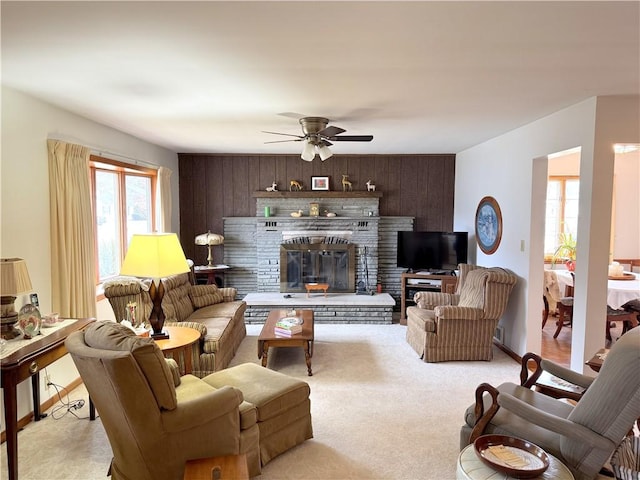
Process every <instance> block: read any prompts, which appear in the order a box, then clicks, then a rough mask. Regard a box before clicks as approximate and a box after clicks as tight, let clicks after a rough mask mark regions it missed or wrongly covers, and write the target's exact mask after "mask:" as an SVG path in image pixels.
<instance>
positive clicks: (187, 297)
mask: <svg viewBox="0 0 640 480" xmlns="http://www.w3.org/2000/svg"><path fill="white" fill-rule="evenodd" d="M162 283H163V284H164V290H165V292H164V297H163V299H162V310H163V311H164V314H165V316H166V321H165V325H166V326H172V325H173V326H183V327H191V328H195V329H196V330H198V331H199V332H200V335H201V338H200V342H199V343H198V345H197V347H195V348H194V349H193V353H192V364H193V372H192V373H193V374H194V375H196V376H197V377H200V378H202V377H205V376H206V375H208V374H210V373H213V372H216V371H219V370H222V369H223V368H226V367H227V366H228V365H229V362H230V361H231V359H232V358H233V356H234V355H235V354H236V352H237V350H238V346H239V345H240V343H241V342H242V339H243V338H244V337H245V336H246V334H247V331H246V328H245V323H244V312H245V310H246V308H247V305H246V303H245V302H244V301H241V300H236V299H235V297H236V294H237V290H236V289H235V288H231V287H227V288H218V287H217V286H215V285H193V284H192V283H191V281H190V279H189V274H187V273H184V274H180V275H173V276H171V277H167V278H164V279H163V280H162ZM148 289H149V282H148V281H145V280H139V279H137V278H132V277H118V278H117V279H114V280H111V281H109V282H105V284H104V293H105V296H106V297H107V298H108V299H109V302H110V303H111V306H112V308H113V311H114V313H115V316H116V320H118V321H120V320H122V319H126V318H127V314H126V312H127V310H126V308H127V303H129V302H136V303H137V305H138V308H137V311H138V316H141V317H140V318H143V319H148V318H149V313H150V311H151V299H150V297H149V293H148Z"/></svg>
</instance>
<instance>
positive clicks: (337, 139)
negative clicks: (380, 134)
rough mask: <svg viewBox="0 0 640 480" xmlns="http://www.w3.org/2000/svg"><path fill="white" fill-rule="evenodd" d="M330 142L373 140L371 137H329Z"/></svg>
mask: <svg viewBox="0 0 640 480" xmlns="http://www.w3.org/2000/svg"><path fill="white" fill-rule="evenodd" d="M329 140H331V141H332V142H370V141H371V140H373V135H338V136H336V137H329Z"/></svg>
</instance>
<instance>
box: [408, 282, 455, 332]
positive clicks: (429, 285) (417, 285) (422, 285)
mask: <svg viewBox="0 0 640 480" xmlns="http://www.w3.org/2000/svg"><path fill="white" fill-rule="evenodd" d="M457 280H458V277H456V276H453V275H425V274H420V273H403V274H402V275H401V277H400V281H401V285H400V291H401V296H400V325H406V324H407V299H408V300H409V301H412V300H413V297H409V290H426V291H431V292H448V293H453V292H454V290H455V285H456V282H457Z"/></svg>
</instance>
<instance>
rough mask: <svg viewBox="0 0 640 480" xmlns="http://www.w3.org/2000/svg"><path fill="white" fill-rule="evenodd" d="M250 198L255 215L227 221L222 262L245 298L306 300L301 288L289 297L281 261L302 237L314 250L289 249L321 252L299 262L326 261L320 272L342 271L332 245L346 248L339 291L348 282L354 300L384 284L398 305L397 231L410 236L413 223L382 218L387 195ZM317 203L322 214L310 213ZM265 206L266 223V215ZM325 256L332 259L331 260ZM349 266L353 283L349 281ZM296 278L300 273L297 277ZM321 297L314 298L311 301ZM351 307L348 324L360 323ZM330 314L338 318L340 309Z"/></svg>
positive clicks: (313, 276) (268, 194) (340, 257)
mask: <svg viewBox="0 0 640 480" xmlns="http://www.w3.org/2000/svg"><path fill="white" fill-rule="evenodd" d="M253 196H254V198H255V199H256V211H255V215H254V216H251V217H225V218H224V237H225V242H224V263H226V264H228V265H231V267H232V268H231V269H230V270H229V271H228V272H227V273H226V274H225V277H226V281H227V282H228V283H229V284H231V285H233V286H234V287H236V288H237V289H238V295H239V296H240V297H242V296H244V295H247V294H256V295H262V294H267V295H268V294H275V293H277V294H278V295H277V296H275V297H274V298H276V299H279V301H280V302H282V301H285V300H287V298H288V297H286V296H287V295H291V296H292V297H293V298H295V299H300V298H306V294H305V295H301V294H300V293H297V290H294V291H296V293H287V290H289V288H290V287H288V286H286V287H283V288H282V290H281V267H283V266H285V265H286V263H285V262H283V261H282V259H281V253H282V250H283V249H282V248H281V247H282V246H283V245H298V244H296V243H292V242H291V240H292V239H293V238H297V237H301V236H303V237H310V238H309V245H313V246H312V247H311V248H309V245H305V246H304V247H306V248H304V247H298V246H290V247H285V248H284V250H289V251H292V252H293V251H295V250H296V249H301V250H298V251H304V250H306V251H307V252H308V251H309V250H318V252H319V253H318V254H317V256H316V257H314V260H311V258H312V257H311V256H309V258H308V259H304V258H303V259H301V260H299V262H313V261H318V262H324V264H323V266H322V267H323V269H328V268H329V266H331V268H333V265H336V266H339V267H340V268H342V265H343V263H342V262H343V260H345V255H344V254H337V253H335V251H334V247H339V248H340V249H343V248H344V247H345V246H347V245H349V246H347V250H348V253H347V255H346V257H349V267H348V269H347V271H349V277H348V279H347V280H346V281H345V280H342V279H341V277H338V280H336V281H335V284H339V285H340V287H339V288H340V289H342V284H344V283H345V282H346V285H347V286H346V288H345V289H346V290H347V291H346V292H345V293H352V294H353V293H355V292H356V290H360V289H365V288H366V289H367V290H369V291H371V290H373V291H375V290H376V286H377V285H378V284H380V283H381V284H382V290H383V292H386V293H389V294H390V295H391V296H392V297H393V298H394V299H396V301H399V299H400V275H401V274H402V273H403V269H401V268H398V267H397V266H396V246H397V232H398V231H400V230H412V229H413V218H412V217H379V216H378V202H379V200H380V198H381V197H382V194H381V193H380V192H315V191H302V192H288V191H287V192H255V193H254V195H253ZM314 202H315V203H319V207H320V208H319V212H320V214H319V215H318V216H313V215H309V213H310V204H311V203H314ZM267 206H268V207H269V211H270V216H269V217H265V216H264V213H265V207H267ZM299 210H302V211H303V213H302V216H301V217H298V216H297V215H294V216H292V215H291V213H292V212H298V211H299ZM325 212H334V213H335V214H336V216H335V217H333V216H331V217H327V216H324V215H323V213H325ZM335 237H339V238H340V240H339V241H341V242H342V241H343V240H344V241H346V242H347V243H346V245H345V244H343V243H337V242H338V240H337V239H336V238H335ZM305 241H307V240H305ZM316 243H317V244H318V245H315V244H316ZM323 244H324V245H323ZM325 245H327V246H325ZM324 252H328V253H330V254H329V255H326V254H324ZM321 253H323V254H322V255H321ZM327 257H328V258H327ZM329 259H330V260H329ZM283 268H285V269H286V273H287V280H286V283H288V282H289V277H290V275H291V272H292V270H291V269H288V268H286V267H283ZM351 268H353V277H354V279H353V282H355V285H353V284H352V283H351V278H352V276H351V273H350V272H351ZM293 273H294V274H296V275H297V272H293ZM322 275H324V273H321V274H317V273H310V274H304V275H303V276H302V278H300V279H298V280H296V283H297V285H296V286H295V288H298V287H299V284H300V283H304V282H305V281H309V283H313V282H311V279H313V280H314V281H315V280H316V279H320V278H326V277H322ZM292 288H293V287H292ZM302 288H304V285H302ZM331 291H333V292H335V291H336V290H335V289H334V290H331ZM305 293H306V291H305ZM320 296H321V295H312V296H311V298H310V299H309V300H313V299H314V298H316V299H317V298H319V297H320ZM329 298H332V297H331V296H329ZM358 298H359V299H360V300H362V301H365V300H366V299H367V298H369V297H368V296H367V295H360V296H359V297H358ZM375 298H379V297H378V296H375ZM276 305H278V304H277V303H276ZM348 307H349V308H347V307H346V306H345V319H347V316H348V317H349V318H351V319H353V318H355V317H354V309H353V305H349V306H348ZM265 308H266V307H265ZM356 310H357V309H356ZM329 311H330V312H333V313H335V311H336V308H335V306H334V307H332V308H331V309H329ZM329 311H328V312H329ZM358 311H359V310H358ZM256 315H258V314H256ZM245 318H246V317H245ZM262 320H264V319H262Z"/></svg>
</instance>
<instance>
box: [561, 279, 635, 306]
mask: <svg viewBox="0 0 640 480" xmlns="http://www.w3.org/2000/svg"><path fill="white" fill-rule="evenodd" d="M554 271H555V272H556V275H557V277H558V283H559V284H560V292H564V289H565V287H566V286H567V285H573V280H572V278H571V274H570V273H569V272H568V271H566V270H554ZM625 273H626V272H625ZM634 275H635V277H636V278H635V280H609V281H608V284H607V305H609V306H610V307H611V308H615V309H619V308H620V307H622V305H624V304H625V303H627V302H628V301H630V300H634V299H636V298H640V274H637V273H634Z"/></svg>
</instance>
